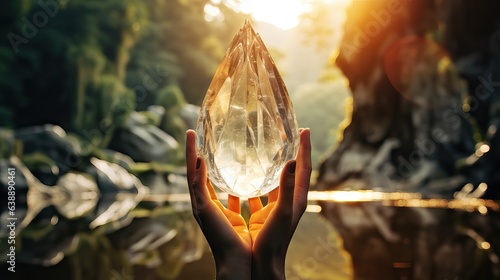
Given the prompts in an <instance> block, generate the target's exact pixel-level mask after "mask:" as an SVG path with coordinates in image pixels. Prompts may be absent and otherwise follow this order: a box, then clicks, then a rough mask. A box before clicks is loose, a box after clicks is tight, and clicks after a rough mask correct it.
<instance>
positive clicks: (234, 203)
mask: <svg viewBox="0 0 500 280" xmlns="http://www.w3.org/2000/svg"><path fill="white" fill-rule="evenodd" d="M227 209H229V210H231V211H233V212H235V213H238V214H240V212H241V211H240V198H239V197H237V196H233V195H228V196H227Z"/></svg>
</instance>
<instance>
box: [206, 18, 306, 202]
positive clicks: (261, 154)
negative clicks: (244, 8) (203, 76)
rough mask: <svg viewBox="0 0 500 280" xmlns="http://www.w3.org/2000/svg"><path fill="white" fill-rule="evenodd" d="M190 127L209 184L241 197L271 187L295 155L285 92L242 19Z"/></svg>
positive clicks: (296, 140) (264, 51) (295, 133)
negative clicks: (193, 125) (238, 29)
mask: <svg viewBox="0 0 500 280" xmlns="http://www.w3.org/2000/svg"><path fill="white" fill-rule="evenodd" d="M196 132H197V134H198V138H197V141H196V142H197V148H198V154H199V156H201V157H203V158H204V159H205V162H206V164H207V170H208V177H209V179H210V181H211V182H212V184H213V185H215V186H217V187H218V188H219V189H221V190H223V191H225V192H227V193H229V194H232V195H235V196H238V197H242V198H249V197H255V196H260V195H264V194H266V193H268V192H270V191H271V190H273V189H274V188H276V187H277V186H278V184H279V177H280V173H281V170H282V169H283V166H284V165H285V163H286V162H287V161H288V160H290V159H294V158H295V156H296V154H297V150H298V145H299V136H298V127H297V122H296V120H295V113H294V111H293V106H292V103H291V101H290V97H289V96H288V93H287V90H286V87H285V84H284V82H283V80H282V79H281V76H280V74H279V73H278V70H277V68H276V65H275V64H274V62H273V60H272V58H271V56H270V55H269V52H268V50H267V48H266V47H265V46H264V43H263V42H262V39H261V38H260V36H259V35H258V34H256V33H255V31H254V30H253V28H252V26H251V25H250V24H249V23H248V22H246V23H245V25H244V26H243V28H242V29H241V30H240V31H239V32H238V34H237V35H236V36H235V38H234V39H233V41H232V42H231V45H230V47H229V49H228V50H227V52H226V55H225V56H224V58H223V59H222V62H221V64H220V65H219V68H218V69H217V71H216V73H215V75H214V78H213V80H212V83H211V84H210V87H209V88H208V91H207V94H206V96H205V99H204V101H203V104H202V106H201V110H200V116H199V119H198V124H197V128H196Z"/></svg>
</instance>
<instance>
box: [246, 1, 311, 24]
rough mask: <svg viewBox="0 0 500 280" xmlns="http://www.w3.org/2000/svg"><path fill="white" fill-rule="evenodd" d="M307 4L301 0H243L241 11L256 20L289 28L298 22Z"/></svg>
mask: <svg viewBox="0 0 500 280" xmlns="http://www.w3.org/2000/svg"><path fill="white" fill-rule="evenodd" d="M307 9H308V5H307V4H306V3H305V1H302V0H243V1H242V2H241V11H242V12H244V13H248V14H250V15H252V17H253V18H254V19H255V20H257V21H263V22H268V23H271V24H273V25H275V26H277V27H278V28H280V29H283V30H286V29H291V28H293V27H295V26H297V25H298V24H299V17H300V15H302V14H303V13H305V12H306V11H307Z"/></svg>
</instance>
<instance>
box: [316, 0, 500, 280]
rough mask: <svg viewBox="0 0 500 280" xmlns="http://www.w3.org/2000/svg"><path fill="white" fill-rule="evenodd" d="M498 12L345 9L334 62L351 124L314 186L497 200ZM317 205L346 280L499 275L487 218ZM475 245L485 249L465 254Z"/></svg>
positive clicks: (390, 3) (493, 217) (446, 6)
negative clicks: (345, 264) (337, 241)
mask: <svg viewBox="0 0 500 280" xmlns="http://www.w3.org/2000/svg"><path fill="white" fill-rule="evenodd" d="M498 11H500V1H496V0H487V1H475V2H474V1H470V0H457V1H444V0H421V1H406V0H383V1H382V0H381V1H353V4H352V6H351V7H350V9H349V11H348V18H347V22H346V24H345V27H344V29H345V36H344V38H343V43H342V46H341V50H340V54H339V57H338V58H337V61H336V64H337V65H338V66H339V67H340V69H341V70H342V71H343V72H344V74H345V76H346V77H347V78H348V79H349V82H350V88H351V91H352V95H353V96H352V97H353V108H352V115H350V116H347V118H348V119H350V120H351V121H350V124H349V125H348V126H347V127H346V128H345V129H344V131H343V139H342V140H341V142H340V143H339V145H338V147H337V149H336V150H335V151H334V152H333V153H332V154H331V155H330V156H329V157H328V158H327V159H326V160H325V161H324V162H323V163H322V164H321V167H320V172H319V176H318V180H317V183H316V185H315V186H314V188H315V189H317V190H333V189H351V190H352V189H374V190H382V191H406V192H421V193H422V194H423V196H424V197H444V198H453V196H454V195H455V193H456V192H457V191H460V195H462V196H463V197H483V198H493V199H498V198H500V173H499V172H497V169H498V166H499V164H500V132H498V129H497V128H498V125H500V16H498ZM322 209H323V210H322V214H323V215H324V216H325V217H326V218H327V219H328V220H329V221H330V222H331V223H332V224H333V225H334V226H335V227H336V229H337V230H338V231H339V233H340V235H341V236H342V238H343V240H344V247H345V248H346V250H347V251H348V252H350V254H351V256H352V261H353V266H354V272H355V278H356V279H500V271H499V270H498V269H495V267H498V261H497V262H494V261H492V260H493V259H495V257H491V256H492V255H491V254H493V255H494V256H498V252H499V251H500V240H499V238H498V236H497V235H495V234H494V233H495V232H498V230H499V229H500V222H499V220H500V219H499V215H498V213H494V212H488V215H480V214H478V213H477V212H476V213H467V212H462V211H453V210H447V209H442V210H439V209H428V208H425V209H424V208H394V207H386V206H382V204H379V203H359V204H349V205H347V204H334V203H324V204H323V205H322ZM480 240H483V241H484V240H486V241H487V244H488V246H491V250H483V249H481V248H480V249H479V251H480V252H479V253H477V251H478V249H477V248H478V247H477V246H476V245H477V244H479V243H478V242H481V241H480ZM489 257H491V258H490V259H488V258H489ZM496 259H498V257H496ZM490 260H491V261H490ZM404 277H406V278H404ZM455 277H458V278H455ZM474 277H476V278H474Z"/></svg>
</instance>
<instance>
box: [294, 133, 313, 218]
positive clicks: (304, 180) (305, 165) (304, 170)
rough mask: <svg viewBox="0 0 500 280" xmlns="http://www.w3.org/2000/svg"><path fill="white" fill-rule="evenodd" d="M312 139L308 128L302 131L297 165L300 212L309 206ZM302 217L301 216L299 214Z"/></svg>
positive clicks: (297, 197)
mask: <svg viewBox="0 0 500 280" xmlns="http://www.w3.org/2000/svg"><path fill="white" fill-rule="evenodd" d="M311 172H312V164H311V140H310V130H309V129H308V128H306V129H304V130H302V132H301V133H300V146H299V151H298V154H297V167H296V173H297V174H296V176H295V195H294V200H295V202H294V206H295V208H296V209H297V210H296V211H298V212H299V213H301V214H302V213H303V212H304V211H305V209H306V207H307V193H308V191H309V184H310V180H311ZM299 218H300V216H299Z"/></svg>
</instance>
